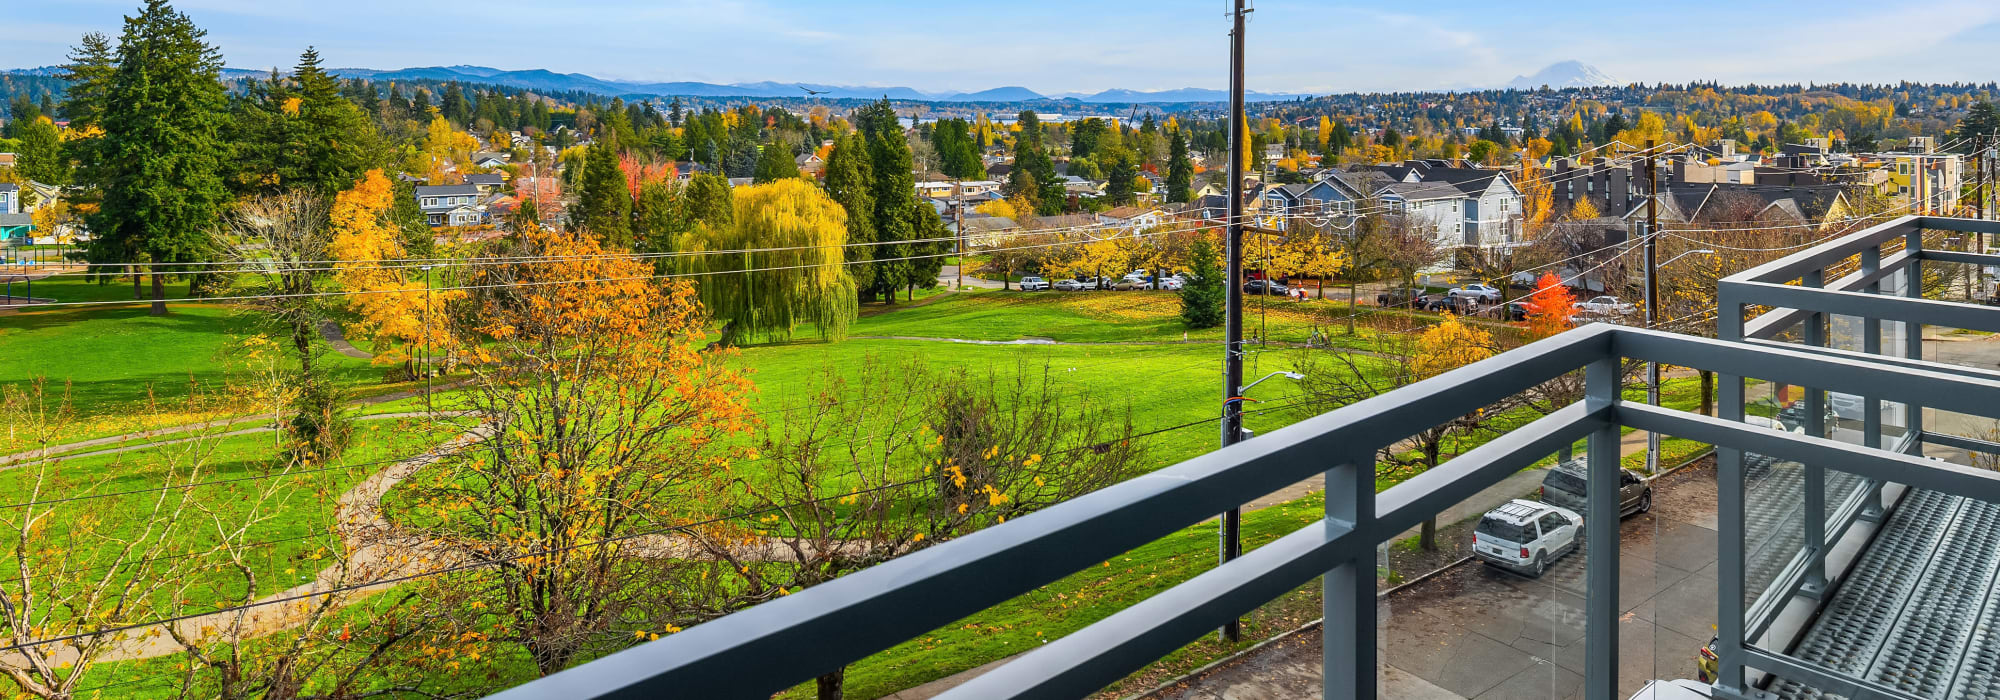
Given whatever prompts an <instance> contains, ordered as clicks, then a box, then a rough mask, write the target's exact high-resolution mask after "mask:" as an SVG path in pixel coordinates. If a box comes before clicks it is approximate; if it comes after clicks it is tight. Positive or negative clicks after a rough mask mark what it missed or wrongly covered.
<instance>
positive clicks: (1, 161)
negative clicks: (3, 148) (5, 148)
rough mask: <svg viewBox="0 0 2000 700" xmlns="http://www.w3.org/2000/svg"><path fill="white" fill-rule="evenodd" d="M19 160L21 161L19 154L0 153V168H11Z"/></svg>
mask: <svg viewBox="0 0 2000 700" xmlns="http://www.w3.org/2000/svg"><path fill="white" fill-rule="evenodd" d="M20 161H21V156H19V155H17V154H13V153H0V168H12V167H14V166H15V164H17V163H19V162H20Z"/></svg>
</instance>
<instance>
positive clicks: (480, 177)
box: [465, 173, 507, 185]
mask: <svg viewBox="0 0 2000 700" xmlns="http://www.w3.org/2000/svg"><path fill="white" fill-rule="evenodd" d="M465 184H468V185H504V184H507V178H504V177H501V176H500V174H499V173H473V174H471V175H467V176H465Z"/></svg>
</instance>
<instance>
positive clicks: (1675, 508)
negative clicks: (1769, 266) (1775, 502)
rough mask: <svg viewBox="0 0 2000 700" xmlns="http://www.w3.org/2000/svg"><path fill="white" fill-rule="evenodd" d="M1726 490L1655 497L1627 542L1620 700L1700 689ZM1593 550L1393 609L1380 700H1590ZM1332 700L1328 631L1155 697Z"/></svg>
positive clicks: (1678, 480) (1672, 480)
mask: <svg viewBox="0 0 2000 700" xmlns="http://www.w3.org/2000/svg"><path fill="white" fill-rule="evenodd" d="M1714 522H1715V480H1714V471H1713V470H1712V469H1710V468H1708V467H1706V466H1704V467H1700V468H1690V469H1685V470H1682V471H1680V472H1677V473H1675V474H1672V475H1669V476H1666V477H1663V478H1662V479H1661V480H1660V481H1659V482H1657V483H1656V484H1655V499H1654V508H1653V512H1652V513H1650V514H1645V515H1638V516H1634V517H1632V518H1628V519H1626V520H1625V522H1624V523H1623V526H1622V527H1621V529H1620V542H1619V596H1618V597H1619V610H1620V613H1621V614H1620V618H1619V657H1620V664H1619V683H1618V685H1619V693H1620V697H1624V696H1625V695H1627V694H1630V693H1632V692H1635V691H1636V690H1638V688H1639V686H1641V685H1644V684H1645V682H1646V681H1648V680H1651V679H1654V678H1691V677H1693V676H1694V673H1695V667H1694V659H1695V654H1696V653H1697V650H1698V649H1700V647H1701V645H1702V644H1704V643H1706V642H1707V641H1708V639H1709V637H1710V636H1711V635H1713V634H1714V625H1715V603H1714V600H1715V590H1716V563H1715V553H1714V543H1715V541H1716V533H1715V530H1714V529H1713V524H1714ZM1588 558H1589V546H1588V545H1587V544H1586V545H1585V547H1584V548H1583V549H1581V550H1579V551H1578V552H1576V553H1573V554H1570V555H1569V556H1567V557H1564V558H1563V559H1562V560H1560V561H1558V562H1557V563H1556V564H1555V565H1554V566H1552V567H1551V568H1550V569H1549V571H1548V573H1546V574H1544V575H1543V576H1542V578H1540V579H1530V578H1525V577H1522V576H1517V575H1514V574H1511V573H1506V572H1502V571H1500V570H1497V569H1493V568H1491V567H1486V566H1481V565H1477V564H1466V565H1460V566H1457V567H1453V568H1451V569H1449V570H1447V571H1445V572H1444V573H1442V574H1440V575H1438V576H1436V577H1433V578H1430V579H1427V580H1424V581H1421V582H1419V583H1416V584H1414V585H1411V586H1408V587H1406V588H1403V589H1401V590H1399V591H1397V592H1395V593H1392V594H1389V595H1387V596H1385V597H1383V598H1382V599H1381V603H1380V606H1381V607H1380V608H1379V609H1378V615H1379V623H1378V624H1379V632H1378V635H1377V637H1378V644H1379V645H1380V647H1379V648H1380V656H1379V658H1380V659H1381V662H1382V664H1383V667H1382V676H1381V677H1382V691H1381V696H1382V697H1388V698H1424V699H1430V698H1437V699H1440V700H1456V699H1459V698H1474V699H1476V700H1488V699H1495V700H1498V699H1502V698H1572V697H1575V698H1580V697H1582V694H1583V690H1582V686H1583V676H1582V672H1583V662H1584V656H1585V653H1586V648H1587V647H1586V643H1585V641H1584V639H1583V628H1584V597H1583V593H1584V578H1583V576H1584V574H1583V572H1584V565H1585V562H1586V561H1587V560H1588ZM1319 694H1320V638H1319V631H1318V630H1317V629H1313V630H1310V631H1308V632H1303V633H1300V634H1298V635H1293V636H1291V637H1287V638H1284V639H1281V640H1279V641H1277V642H1274V643H1272V644H1269V645H1266V646H1264V647H1263V648H1261V649H1259V650H1257V651H1255V652H1252V653H1249V654H1246V655H1244V656H1242V657H1239V658H1237V659H1235V660H1233V661H1230V662H1228V663H1226V664H1224V665H1222V666H1221V667H1219V668H1216V669H1214V670H1212V671H1210V672H1208V673H1207V674H1204V675H1203V676H1201V677H1199V678H1196V679H1193V680H1191V681H1189V682H1184V683H1182V684H1179V685H1177V686H1175V687H1172V688H1168V689H1165V690H1163V691H1161V692H1159V693H1157V694H1155V695H1153V696H1152V697H1154V698H1162V699H1167V698H1171V699H1175V700H1223V699H1225V698H1226V699H1231V700H1234V699H1238V698H1244V699H1247V698H1310V697H1318V696H1319Z"/></svg>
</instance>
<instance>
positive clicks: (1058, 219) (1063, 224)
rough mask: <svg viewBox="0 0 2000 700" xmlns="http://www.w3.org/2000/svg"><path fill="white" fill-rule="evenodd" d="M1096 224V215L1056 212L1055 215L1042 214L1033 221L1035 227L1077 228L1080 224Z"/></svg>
mask: <svg viewBox="0 0 2000 700" xmlns="http://www.w3.org/2000/svg"><path fill="white" fill-rule="evenodd" d="M1096 225H1097V217H1095V216H1091V215H1089V214H1058V215H1056V216H1044V217H1042V218H1040V219H1037V220H1036V222H1035V228H1037V229H1052V228H1077V227H1082V226H1096Z"/></svg>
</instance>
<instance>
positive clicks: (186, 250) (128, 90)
mask: <svg viewBox="0 0 2000 700" xmlns="http://www.w3.org/2000/svg"><path fill="white" fill-rule="evenodd" d="M206 36H207V33H206V32H204V31H202V30H201V29H200V28H198V27H196V26H195V25H194V22H193V21H191V20H189V19H188V18H187V16H186V15H184V14H181V13H180V12H177V11H175V10H174V9H173V7H172V6H170V5H168V3H167V0H147V2H146V5H145V7H144V8H141V9H140V11H139V13H138V14H137V15H135V16H131V17H127V18H126V19H125V30H124V34H123V35H122V36H121V37H120V39H119V42H118V50H117V53H116V57H117V58H116V65H117V70H116V72H115V73H114V74H113V75H111V76H110V79H109V83H108V85H107V86H106V87H107V89H106V90H105V93H104V95H103V99H104V102H103V104H102V113H101V116H100V121H101V123H102V125H103V128H104V135H103V136H101V137H99V140H101V143H100V144H99V145H98V146H96V147H95V149H94V150H95V152H96V158H95V162H94V164H93V166H92V167H91V168H90V170H89V172H88V174H87V175H88V178H87V181H88V183H89V184H90V185H92V186H95V187H96V188H97V189H98V190H99V191H100V192H101V193H102V202H101V203H100V206H99V208H98V210H97V212H96V213H94V214H92V215H91V216H90V217H89V226H90V230H91V231H92V232H93V233H94V234H95V236H96V237H95V239H93V240H92V241H91V243H90V249H91V252H90V256H91V258H92V260H93V261H94V262H137V261H139V259H140V258H141V257H143V259H144V260H146V261H149V262H151V263H153V264H152V266H151V267H150V268H149V269H148V271H149V273H150V276H151V279H152V288H153V289H152V291H153V300H154V301H153V308H152V313H153V315H155V316H162V315H165V314H166V313H167V305H166V297H167V291H166V279H165V277H166V275H167V274H170V273H174V272H179V271H181V270H184V269H185V268H184V267H183V266H182V265H183V264H184V263H191V262H198V261H203V260H208V259H210V258H212V256H213V254H214V252H215V245H214V242H213V240H212V238H211V232H212V231H213V230H214V229H215V226H216V223H217V221H218V219H219V217H220V215H221V213H222V208H223V206H224V204H225V203H226V201H227V199H228V196H229V195H228V191H227V190H226V189H225V188H224V187H223V178H222V174H221V173H222V170H223V158H224V153H225V147H224V144H223V142H222V139H221V137H220V133H221V129H222V126H223V124H224V121H225V116H226V115H225V113H224V111H223V110H224V109H225V107H226V106H227V101H226V100H227V98H226V96H225V94H224V92H223V87H222V82H221V80H220V79H219V76H220V75H221V71H222V56H221V54H220V53H218V52H217V51H216V49H215V47H213V46H210V45H209V44H208V43H207V42H205V41H204V38H205V37H206ZM106 256H112V257H122V258H124V259H122V260H104V259H103V258H104V257H106Z"/></svg>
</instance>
